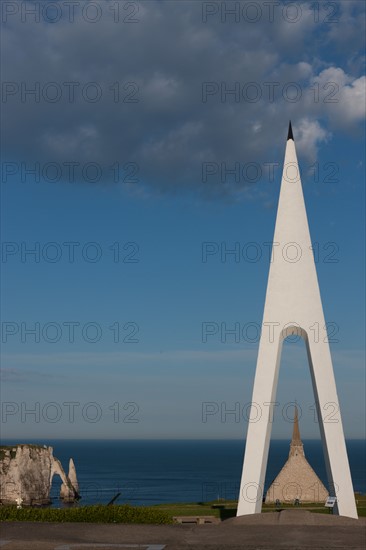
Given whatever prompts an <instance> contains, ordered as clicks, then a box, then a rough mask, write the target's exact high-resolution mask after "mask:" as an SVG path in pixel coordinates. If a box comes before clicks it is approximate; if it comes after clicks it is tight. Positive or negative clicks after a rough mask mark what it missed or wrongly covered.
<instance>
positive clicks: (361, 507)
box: [154, 494, 366, 520]
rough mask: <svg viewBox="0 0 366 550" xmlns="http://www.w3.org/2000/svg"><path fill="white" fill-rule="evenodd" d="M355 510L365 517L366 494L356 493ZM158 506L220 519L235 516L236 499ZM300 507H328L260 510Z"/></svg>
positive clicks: (320, 508)
mask: <svg viewBox="0 0 366 550" xmlns="http://www.w3.org/2000/svg"><path fill="white" fill-rule="evenodd" d="M355 497H356V504H357V512H358V515H359V517H366V495H359V494H356V495H355ZM155 507H156V508H159V510H163V511H164V512H166V513H167V514H169V515H172V516H215V517H217V518H221V519H222V520H225V519H228V518H231V517H235V516H236V508H237V503H236V501H214V502H200V503H196V504H193V503H187V504H185V503H177V504H158V505H156V506H154V508H155ZM295 508H296V509H300V510H309V511H310V512H315V513H317V514H329V513H330V512H329V509H328V508H326V507H325V506H324V504H319V503H318V502H314V503H307V504H300V506H296V507H295V506H294V505H293V504H281V506H279V507H276V506H275V505H274V504H263V506H262V512H276V511H279V510H285V509H295Z"/></svg>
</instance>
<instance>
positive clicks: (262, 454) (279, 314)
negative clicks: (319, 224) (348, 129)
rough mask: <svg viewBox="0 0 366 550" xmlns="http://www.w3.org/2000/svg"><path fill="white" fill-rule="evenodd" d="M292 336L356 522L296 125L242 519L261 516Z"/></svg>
mask: <svg viewBox="0 0 366 550" xmlns="http://www.w3.org/2000/svg"><path fill="white" fill-rule="evenodd" d="M319 333H320V336H319ZM292 334H297V335H300V336H301V337H302V338H303V339H304V341H305V344H306V349H307V355H308V361H309V366H310V373H311V379H312V384H313V391H314V397H315V402H316V408H317V414H318V419H319V427H320V434H321V438H322V444H323V452H324V458H325V465H326V469H327V477H328V484H329V487H328V489H329V494H330V495H331V496H336V497H337V502H336V505H335V508H334V513H336V514H339V515H341V516H348V517H352V518H357V510H356V503H355V497H354V492H353V486H352V479H351V473H350V468H349V464H348V457H347V451H346V445H345V440H344V434H343V427H342V420H341V414H340V409H339V401H338V396H337V390H336V385H335V380H334V374H333V366H332V359H331V355H330V349H329V343H328V340H327V338H326V330H325V320H324V314H323V308H322V303H321V298H320V291H319V285H318V279H317V274H316V269H315V262H314V256H313V251H312V243H311V239H310V232H309V226H308V220H307V216H306V209H305V202H304V196H303V192H302V185H301V178H300V170H299V166H298V161H297V156H296V149H295V143H294V138H293V133H292V127H291V122H290V125H289V131H288V137H287V146H286V153H285V162H284V168H283V174H282V182H281V190H280V198H279V204H278V210H277V219H276V227H275V234H274V239H273V248H272V259H271V265H270V271H269V276H268V285H267V294H266V301H265V306H264V314H263V323H262V332H261V338H260V342H259V350H258V358H257V367H256V373H255V379H254V387H253V397H252V406H251V412H250V419H249V425H248V433H247V438H246V445H245V457H244V464H243V473H242V479H241V485H240V493H239V500H238V511H237V515H238V516H243V515H246V514H254V513H259V512H260V511H261V507H262V499H263V495H264V482H265V475H266V468H267V459H268V450H269V443H270V438H271V429H272V420H273V414H274V407H275V401H276V390H277V381H278V374H279V367H280V360H281V351H282V344H283V340H284V339H285V338H286V337H287V336H290V335H292Z"/></svg>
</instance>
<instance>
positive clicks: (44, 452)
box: [0, 445, 79, 505]
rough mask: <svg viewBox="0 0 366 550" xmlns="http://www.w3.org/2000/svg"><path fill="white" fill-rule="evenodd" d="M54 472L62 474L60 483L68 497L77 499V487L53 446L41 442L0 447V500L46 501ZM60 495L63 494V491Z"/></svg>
mask: <svg viewBox="0 0 366 550" xmlns="http://www.w3.org/2000/svg"><path fill="white" fill-rule="evenodd" d="M72 465H73V471H72V475H73V480H74V481H75V484H76V485H77V480H76V472H75V467H74V463H73V462H72ZM55 474H56V475H59V476H60V477H61V480H62V483H63V486H65V487H67V500H69V501H70V500H76V499H78V498H79V495H78V487H75V486H74V485H73V483H72V482H71V481H70V479H69V477H68V476H67V475H66V474H65V472H64V469H63V468H62V465H61V463H60V461H59V460H58V459H57V458H56V457H54V456H53V448H52V447H46V446H41V445H14V446H6V447H0V503H2V504H14V503H17V502H21V503H22V504H23V505H31V504H49V503H50V490H51V485H52V479H53V476H54V475H55ZM65 494H66V492H65ZM60 496H61V498H63V496H62V494H61V495H60Z"/></svg>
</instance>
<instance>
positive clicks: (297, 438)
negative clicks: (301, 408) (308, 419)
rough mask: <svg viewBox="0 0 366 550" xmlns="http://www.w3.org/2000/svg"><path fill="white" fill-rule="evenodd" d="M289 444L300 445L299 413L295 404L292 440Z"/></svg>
mask: <svg viewBox="0 0 366 550" xmlns="http://www.w3.org/2000/svg"><path fill="white" fill-rule="evenodd" d="M291 445H302V441H301V437H300V429H299V415H298V412H297V407H296V405H295V416H294V427H293V430H292V440H291Z"/></svg>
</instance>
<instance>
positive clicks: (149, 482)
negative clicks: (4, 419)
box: [1, 439, 366, 507]
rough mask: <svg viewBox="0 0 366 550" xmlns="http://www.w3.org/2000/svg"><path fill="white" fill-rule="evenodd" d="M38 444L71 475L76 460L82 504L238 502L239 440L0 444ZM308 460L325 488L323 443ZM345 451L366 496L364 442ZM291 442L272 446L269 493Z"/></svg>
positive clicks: (56, 503) (312, 444)
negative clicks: (70, 464) (112, 501)
mask: <svg viewBox="0 0 366 550" xmlns="http://www.w3.org/2000/svg"><path fill="white" fill-rule="evenodd" d="M15 443H36V444H44V445H47V446H48V445H50V446H52V447H53V452H54V456H56V457H57V458H58V459H59V460H60V461H61V463H62V465H63V468H64V470H65V472H66V473H67V472H68V463H69V459H70V457H72V458H73V460H74V463H75V467H76V473H77V477H78V481H79V489H80V495H81V500H80V501H79V504H78V505H86V504H97V503H101V504H108V503H109V502H110V501H111V500H112V499H113V498H114V497H115V496H117V495H118V494H119V496H118V498H117V499H116V500H115V503H116V504H124V503H128V504H131V505H146V506H149V505H153V504H164V503H174V502H208V501H215V500H221V499H223V500H236V499H237V497H238V493H239V484H240V477H241V470H242V464H243V455H244V448H245V441H241V440H222V439H221V440H68V439H63V440H50V439H47V440H42V441H40V440H37V441H35V440H31V439H28V440H22V441H14V440H9V439H3V440H2V441H1V444H2V445H12V444H15ZM303 444H304V451H305V456H306V458H307V460H308V461H309V463H310V464H311V466H312V467H313V469H314V470H315V472H316V473H317V474H318V476H319V477H320V479H321V480H322V481H323V483H324V484H325V486H327V480H326V472H325V464H324V458H323V452H322V446H321V441H319V440H304V441H303ZM346 444H347V451H348V457H349V462H350V468H351V474H352V479H353V486H354V490H355V492H358V493H362V494H365V493H366V472H365V470H366V467H365V464H366V441H364V440H348V441H347V442H346ZM288 453H289V441H287V440H286V441H284V440H273V441H272V442H271V445H270V451H269V458H268V466H267V475H266V484H265V490H266V489H267V488H268V487H269V485H270V484H271V482H272V481H273V479H274V478H275V477H276V475H277V474H278V473H279V471H280V469H281V468H282V466H283V465H284V463H285V461H286V459H287V457H288ZM60 485H61V481H60V478H59V476H54V480H53V484H52V489H51V499H52V505H51V506H53V507H62V506H70V505H66V504H64V503H63V502H62V501H61V500H60V499H59V491H60Z"/></svg>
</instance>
